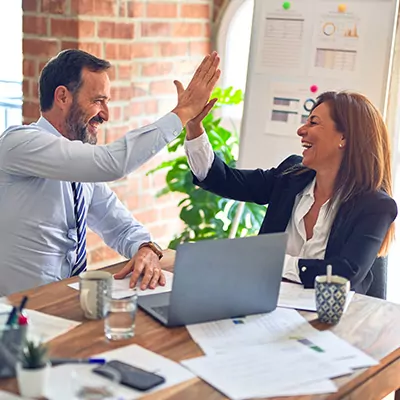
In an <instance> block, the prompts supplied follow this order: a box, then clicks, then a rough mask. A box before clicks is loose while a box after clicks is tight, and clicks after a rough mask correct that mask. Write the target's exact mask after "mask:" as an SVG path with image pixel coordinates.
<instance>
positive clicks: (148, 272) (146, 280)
mask: <svg viewBox="0 0 400 400" xmlns="http://www.w3.org/2000/svg"><path fill="white" fill-rule="evenodd" d="M156 270H157V268H154V269H153V268H152V267H147V268H146V269H145V272H144V275H143V279H142V283H141V284H140V289H142V290H145V289H147V286H148V285H149V283H150V281H151V278H152V277H153V274H154V272H155V271H156Z"/></svg>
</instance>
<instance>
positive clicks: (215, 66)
mask: <svg viewBox="0 0 400 400" xmlns="http://www.w3.org/2000/svg"><path fill="white" fill-rule="evenodd" d="M220 60H221V59H220V58H219V56H217V57H215V59H214V60H213V63H212V65H211V66H210V68H209V69H208V71H207V73H206V75H205V76H204V80H205V81H206V82H210V81H211V80H212V79H213V77H214V76H215V74H216V73H217V71H219V70H218V65H219V62H220Z"/></svg>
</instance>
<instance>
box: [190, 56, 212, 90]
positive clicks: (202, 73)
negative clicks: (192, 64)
mask: <svg viewBox="0 0 400 400" xmlns="http://www.w3.org/2000/svg"><path fill="white" fill-rule="evenodd" d="M217 58H218V61H217V66H218V64H219V56H218V53H217V52H216V51H213V52H212V53H211V54H210V55H208V56H206V57H204V59H203V61H202V63H201V64H200V65H199V67H198V68H197V70H196V72H195V73H194V75H193V78H192V80H191V81H190V83H189V86H193V85H196V84H197V83H198V82H201V81H203V80H204V79H205V78H206V79H207V81H208V80H209V78H207V76H208V74H210V75H212V73H213V71H215V69H216V67H215V66H214V65H215V63H216V59H217Z"/></svg>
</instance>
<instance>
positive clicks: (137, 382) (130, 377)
mask: <svg viewBox="0 0 400 400" xmlns="http://www.w3.org/2000/svg"><path fill="white" fill-rule="evenodd" d="M107 368H112V369H114V370H116V371H118V372H119V374H120V375H121V384H122V385H125V386H129V387H131V388H133V389H137V390H143V391H144V390H149V389H151V388H153V387H155V386H158V385H161V383H164V382H165V378H164V377H163V376H161V375H157V374H154V373H153V372H148V371H145V370H143V369H141V368H138V367H134V366H133V365H129V364H126V363H124V362H122V361H117V360H112V361H109V362H107V363H105V364H104V365H102V366H100V367H97V368H95V369H94V370H93V372H96V374H100V375H103V376H105V377H110V374H108V373H107Z"/></svg>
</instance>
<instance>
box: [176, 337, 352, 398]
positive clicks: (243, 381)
mask: <svg viewBox="0 0 400 400" xmlns="http://www.w3.org/2000/svg"><path fill="white" fill-rule="evenodd" d="M182 364H183V365H185V366H186V367H187V368H189V369H190V370H191V371H192V372H194V373H195V374H196V375H198V376H199V377H200V378H202V379H204V380H205V381H206V382H208V383H209V384H210V385H212V386H214V387H215V388H216V389H218V390H219V391H221V392H222V393H224V394H225V395H227V396H228V397H229V398H231V399H235V400H240V399H248V398H253V397H273V396H281V395H286V393H288V394H289V395H290V394H293V393H296V389H301V387H300V388H299V386H300V385H304V384H310V385H311V384H312V383H314V382H320V381H321V380H324V379H328V378H333V377H338V376H342V375H346V374H349V373H351V370H350V369H349V368H346V367H345V366H343V365H337V364H334V363H329V362H326V361H324V359H323V357H322V356H319V355H317V354H316V353H314V352H313V351H312V350H310V349H309V348H307V347H305V346H302V345H301V344H299V343H297V342H290V341H287V342H284V343H283V342H282V343H270V344H265V345H262V346H253V347H248V348H242V349H239V350H231V351H230V352H228V353H223V354H216V355H213V356H204V357H198V358H195V359H191V360H185V361H182ZM288 377H290V379H288ZM331 389H332V387H331ZM285 390H287V392H286V391H285ZM296 394H297V393H296Z"/></svg>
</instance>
